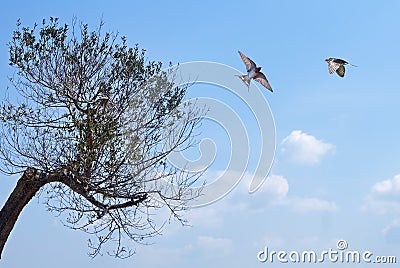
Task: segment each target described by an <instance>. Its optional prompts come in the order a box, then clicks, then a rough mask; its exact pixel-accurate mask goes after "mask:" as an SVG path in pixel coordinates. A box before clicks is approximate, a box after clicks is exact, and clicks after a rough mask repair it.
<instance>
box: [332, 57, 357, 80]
mask: <svg viewBox="0 0 400 268" xmlns="http://www.w3.org/2000/svg"><path fill="white" fill-rule="evenodd" d="M325 61H326V62H327V63H328V70H329V73H330V74H333V73H334V72H336V73H337V74H338V75H339V76H340V77H344V73H345V69H344V66H345V65H347V64H349V65H351V66H354V67H357V66H356V65H353V64H351V63H348V62H347V61H345V60H342V59H337V58H328V59H325Z"/></svg>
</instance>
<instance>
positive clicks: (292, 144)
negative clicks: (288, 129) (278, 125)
mask: <svg viewBox="0 0 400 268" xmlns="http://www.w3.org/2000/svg"><path fill="white" fill-rule="evenodd" d="M281 146H282V148H281V151H282V153H284V154H286V155H288V157H289V158H290V159H292V160H293V161H295V162H297V163H300V164H317V163H319V162H320V160H321V158H322V157H323V156H324V155H325V154H327V153H328V152H334V150H335V146H334V145H332V144H329V143H324V142H323V141H321V140H318V139H316V138H315V137H314V136H312V135H309V134H307V133H303V132H302V131H301V130H294V131H292V133H290V134H289V136H287V137H286V138H284V139H283V140H282V142H281Z"/></svg>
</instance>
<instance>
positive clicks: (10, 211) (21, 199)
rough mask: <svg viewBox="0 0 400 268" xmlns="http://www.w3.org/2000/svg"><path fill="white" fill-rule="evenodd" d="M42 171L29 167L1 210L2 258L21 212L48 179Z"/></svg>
mask: <svg viewBox="0 0 400 268" xmlns="http://www.w3.org/2000/svg"><path fill="white" fill-rule="evenodd" d="M40 175H41V172H38V171H37V170H36V169H34V168H28V169H27V170H26V171H25V172H24V174H23V175H22V177H21V178H20V179H19V180H18V182H17V186H15V188H14V190H13V191H12V193H11V195H10V196H9V197H8V199H7V201H6V203H5V204H4V206H3V208H2V209H1V210H0V259H1V253H2V252H3V248H4V245H5V243H6V241H7V238H8V236H9V235H10V233H11V230H12V229H13V227H14V225H15V223H16V221H17V219H18V216H19V214H20V213H21V211H22V209H23V208H24V207H25V206H26V204H28V202H29V201H30V200H31V199H32V197H34V196H35V194H36V193H37V191H38V190H39V189H40V188H41V187H42V186H43V185H45V184H46V183H48V181H47V180H45V179H43V178H41V176H40Z"/></svg>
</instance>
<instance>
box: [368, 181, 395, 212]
mask: <svg viewBox="0 0 400 268" xmlns="http://www.w3.org/2000/svg"><path fill="white" fill-rule="evenodd" d="M362 209H363V210H369V211H374V212H377V213H381V214H385V213H389V212H391V213H393V212H400V174H398V175H395V176H394V177H393V178H391V179H386V180H382V181H379V182H377V183H375V184H374V185H373V186H372V187H371V192H370V193H369V195H368V196H367V202H366V204H365V205H364V206H363V207H362Z"/></svg>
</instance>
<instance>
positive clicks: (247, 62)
mask: <svg viewBox="0 0 400 268" xmlns="http://www.w3.org/2000/svg"><path fill="white" fill-rule="evenodd" d="M238 52H239V55H240V57H241V58H242V61H243V62H244V64H245V65H246V71H247V72H249V71H250V70H251V69H252V68H256V64H255V63H254V61H252V60H251V59H249V58H248V57H247V56H246V55H244V54H243V53H242V52H240V51H238Z"/></svg>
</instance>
